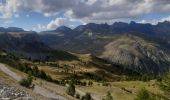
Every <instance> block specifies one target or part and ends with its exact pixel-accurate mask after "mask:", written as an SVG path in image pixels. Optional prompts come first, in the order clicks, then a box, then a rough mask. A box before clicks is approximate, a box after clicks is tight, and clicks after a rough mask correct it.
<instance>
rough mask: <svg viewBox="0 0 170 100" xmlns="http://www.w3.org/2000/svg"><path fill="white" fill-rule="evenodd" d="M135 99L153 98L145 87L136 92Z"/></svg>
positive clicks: (145, 99) (149, 99)
mask: <svg viewBox="0 0 170 100" xmlns="http://www.w3.org/2000/svg"><path fill="white" fill-rule="evenodd" d="M135 100H153V99H152V97H151V95H150V94H149V92H148V91H147V90H146V89H141V90H140V91H139V92H138V93H137V98H136V99H135Z"/></svg>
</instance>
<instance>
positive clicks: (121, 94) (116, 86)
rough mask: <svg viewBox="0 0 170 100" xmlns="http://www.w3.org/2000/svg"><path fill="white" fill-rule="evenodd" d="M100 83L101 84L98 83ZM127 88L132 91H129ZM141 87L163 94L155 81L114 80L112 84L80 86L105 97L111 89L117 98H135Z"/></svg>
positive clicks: (86, 90) (100, 96) (126, 99)
mask: <svg viewBox="0 0 170 100" xmlns="http://www.w3.org/2000/svg"><path fill="white" fill-rule="evenodd" d="M98 84H100V85H98ZM122 88H125V89H126V90H130V91H132V93H128V92H126V91H124V90H122ZM141 88H146V89H147V90H148V91H150V92H151V93H154V94H163V92H162V91H161V90H160V89H159V87H158V86H157V85H156V83H155V81H150V82H141V81H128V82H127V81H122V82H112V83H111V86H108V87H106V86H102V84H101V83H95V85H93V86H90V87H79V89H80V90H82V91H85V92H89V93H91V94H92V95H95V96H96V97H98V98H104V96H105V95H106V93H107V91H110V92H111V94H112V96H113V98H114V99H115V100H134V98H136V94H137V92H138V90H140V89H141Z"/></svg>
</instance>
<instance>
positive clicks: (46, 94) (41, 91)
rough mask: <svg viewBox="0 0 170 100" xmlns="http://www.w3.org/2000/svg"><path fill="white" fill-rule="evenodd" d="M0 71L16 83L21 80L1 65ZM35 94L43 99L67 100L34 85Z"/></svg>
mask: <svg viewBox="0 0 170 100" xmlns="http://www.w3.org/2000/svg"><path fill="white" fill-rule="evenodd" d="M0 70H1V71H3V72H4V73H6V74H7V75H9V76H11V77H12V78H14V79H15V80H17V81H20V80H21V79H22V77H21V76H20V75H18V74H17V73H15V72H13V71H12V70H10V69H9V68H8V67H6V65H4V64H1V63H0ZM33 91H34V92H35V93H37V94H40V95H42V96H44V97H47V98H49V99H53V100H67V99H66V98H64V97H62V96H60V95H56V94H54V93H51V92H50V91H48V90H47V89H45V88H43V87H41V86H38V85H36V86H35V88H34V90H33Z"/></svg>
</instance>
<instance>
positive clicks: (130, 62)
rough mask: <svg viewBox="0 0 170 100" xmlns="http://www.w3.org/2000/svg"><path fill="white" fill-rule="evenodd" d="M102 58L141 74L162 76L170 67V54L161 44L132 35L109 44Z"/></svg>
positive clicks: (118, 38)
mask: <svg viewBox="0 0 170 100" xmlns="http://www.w3.org/2000/svg"><path fill="white" fill-rule="evenodd" d="M101 57H102V58H104V59H107V60H109V61H111V62H114V63H117V64H120V65H124V66H126V67H127V68H130V69H134V70H135V71H137V72H141V73H148V74H161V73H164V72H165V71H166V70H168V69H169V67H170V58H169V53H167V52H166V51H164V50H163V49H161V46H160V45H159V44H156V43H154V42H152V41H148V40H145V39H143V38H141V37H138V36H133V35H130V34H127V35H122V36H119V37H117V39H115V40H113V41H112V42H110V43H108V44H107V45H106V46H105V50H104V52H103V53H102V55H101Z"/></svg>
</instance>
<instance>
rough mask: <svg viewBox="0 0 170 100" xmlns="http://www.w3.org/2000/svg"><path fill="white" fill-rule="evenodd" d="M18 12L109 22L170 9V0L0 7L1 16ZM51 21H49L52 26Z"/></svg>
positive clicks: (22, 2)
mask: <svg viewBox="0 0 170 100" xmlns="http://www.w3.org/2000/svg"><path fill="white" fill-rule="evenodd" d="M18 12H38V13H42V14H43V15H44V16H53V15H56V14H58V13H59V12H64V13H65V15H66V17H69V18H71V19H79V20H81V21H84V22H98V21H102V22H103V21H106V22H110V21H112V20H117V19H118V20H119V19H120V20H122V19H125V20H127V19H138V18H140V17H142V16H144V15H146V14H149V13H159V12H162V13H163V12H166V13H167V12H170V0H8V3H7V4H5V5H2V6H0V13H1V14H2V16H0V17H1V18H9V17H11V16H12V15H13V14H15V13H18ZM54 23H55V21H54V22H51V27H52V26H54ZM56 25H57V24H56Z"/></svg>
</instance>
